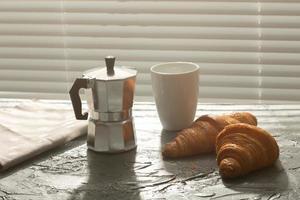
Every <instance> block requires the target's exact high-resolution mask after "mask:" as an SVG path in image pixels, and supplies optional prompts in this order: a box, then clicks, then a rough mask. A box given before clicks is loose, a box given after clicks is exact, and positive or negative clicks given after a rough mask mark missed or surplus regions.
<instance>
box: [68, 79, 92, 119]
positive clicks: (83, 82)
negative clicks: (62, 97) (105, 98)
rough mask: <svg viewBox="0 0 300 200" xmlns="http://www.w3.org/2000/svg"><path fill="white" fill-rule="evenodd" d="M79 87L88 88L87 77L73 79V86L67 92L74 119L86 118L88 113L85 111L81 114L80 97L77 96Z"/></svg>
mask: <svg viewBox="0 0 300 200" xmlns="http://www.w3.org/2000/svg"><path fill="white" fill-rule="evenodd" d="M81 88H84V89H87V88H88V79H85V78H77V79H76V80H75V81H74V83H73V86H72V88H71V89H70V91H69V94H70V97H71V101H72V105H73V110H74V113H75V117H76V119H79V120H86V119H87V118H88V113H87V112H85V113H84V114H82V103H81V99H80V96H79V90H80V89H81Z"/></svg>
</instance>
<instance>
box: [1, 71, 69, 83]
mask: <svg viewBox="0 0 300 200" xmlns="http://www.w3.org/2000/svg"><path fill="white" fill-rule="evenodd" d="M0 80H12V81H14V80H15V81H53V82H56V81H58V82H67V72H66V71H54V70H51V69H47V71H46V70H44V71H40V70H38V71H35V70H1V68H0Z"/></svg>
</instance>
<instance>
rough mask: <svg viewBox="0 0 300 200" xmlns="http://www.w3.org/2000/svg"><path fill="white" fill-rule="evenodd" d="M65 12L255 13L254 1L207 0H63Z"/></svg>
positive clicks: (255, 5)
mask: <svg viewBox="0 0 300 200" xmlns="http://www.w3.org/2000/svg"><path fill="white" fill-rule="evenodd" d="M64 8H65V10H66V11H67V12H80V13H100V12H103V13H176V14H186V13H189V14H191V13H192V14H243V15H245V14H256V13H257V3H256V2H228V1H227V2H223V3H222V2H209V1H194V2H191V1H185V2H182V1H172V2H170V1H126V2H122V1H65V2H64Z"/></svg>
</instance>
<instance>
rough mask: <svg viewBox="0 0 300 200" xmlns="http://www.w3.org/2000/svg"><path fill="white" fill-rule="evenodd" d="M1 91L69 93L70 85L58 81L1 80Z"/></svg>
mask: <svg viewBox="0 0 300 200" xmlns="http://www.w3.org/2000/svg"><path fill="white" fill-rule="evenodd" d="M0 91H18V92H24V91H26V92H49V93H68V83H67V82H57V81H55V82H54V81H49V82H46V81H13V80H9V81H3V80H0Z"/></svg>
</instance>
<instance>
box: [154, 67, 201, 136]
mask: <svg viewBox="0 0 300 200" xmlns="http://www.w3.org/2000/svg"><path fill="white" fill-rule="evenodd" d="M151 79H152V90H153V95H154V99H155V103H156V108H157V111H158V115H159V119H160V122H161V124H162V126H163V128H164V129H165V130H172V131H175V130H181V129H183V128H186V127H188V126H190V125H191V124H192V122H193V120H194V118H195V113H196V109H197V102H198V95H199V66H198V65H197V64H195V63H190V62H169V63H161V64H157V65H154V66H152V67H151Z"/></svg>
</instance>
